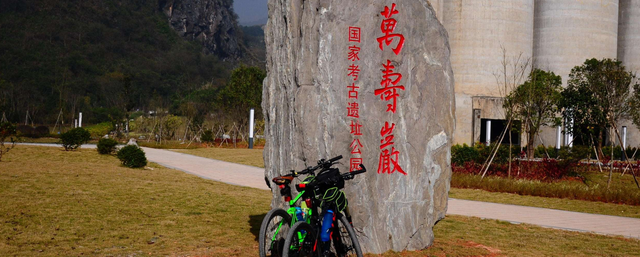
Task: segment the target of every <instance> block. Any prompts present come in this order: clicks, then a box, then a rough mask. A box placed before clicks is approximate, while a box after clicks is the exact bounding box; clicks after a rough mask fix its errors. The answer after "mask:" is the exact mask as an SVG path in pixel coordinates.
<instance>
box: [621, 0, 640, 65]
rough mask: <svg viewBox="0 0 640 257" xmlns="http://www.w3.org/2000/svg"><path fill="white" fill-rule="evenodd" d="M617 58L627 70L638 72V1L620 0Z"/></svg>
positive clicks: (639, 9) (639, 8) (639, 10)
mask: <svg viewBox="0 0 640 257" xmlns="http://www.w3.org/2000/svg"><path fill="white" fill-rule="evenodd" d="M619 21H620V23H619V24H618V60H620V61H622V63H623V64H624V65H625V66H626V67H627V70H629V71H632V72H635V73H636V74H638V73H640V1H638V0H620V12H619Z"/></svg>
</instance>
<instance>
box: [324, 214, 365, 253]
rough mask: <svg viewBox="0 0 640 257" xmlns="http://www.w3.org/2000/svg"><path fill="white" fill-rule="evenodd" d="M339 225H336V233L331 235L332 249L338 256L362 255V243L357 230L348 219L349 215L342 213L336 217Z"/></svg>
mask: <svg viewBox="0 0 640 257" xmlns="http://www.w3.org/2000/svg"><path fill="white" fill-rule="evenodd" d="M335 222H336V224H337V227H334V233H332V235H331V237H332V238H331V241H332V244H331V250H332V252H334V253H335V254H336V256H339V257H343V256H357V257H362V250H361V249H360V243H359V242H358V238H357V237H356V232H355V230H353V227H352V226H351V224H350V223H349V221H348V220H347V217H346V216H344V215H340V218H339V219H336V221H335Z"/></svg>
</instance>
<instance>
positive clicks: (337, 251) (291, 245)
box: [282, 156, 367, 257]
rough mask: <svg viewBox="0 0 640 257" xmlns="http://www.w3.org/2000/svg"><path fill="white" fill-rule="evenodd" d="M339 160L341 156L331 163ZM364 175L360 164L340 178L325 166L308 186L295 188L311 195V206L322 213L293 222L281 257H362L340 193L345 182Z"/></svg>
mask: <svg viewBox="0 0 640 257" xmlns="http://www.w3.org/2000/svg"><path fill="white" fill-rule="evenodd" d="M339 158H341V156H338V157H336V158H334V159H339ZM366 171H367V170H366V169H365V167H364V165H362V164H360V170H356V171H353V172H347V173H343V174H340V171H339V170H338V169H335V168H330V165H328V166H325V168H324V169H323V170H322V171H320V172H319V173H318V175H317V176H316V178H315V179H313V180H312V181H310V182H309V183H306V184H299V185H296V188H297V189H298V190H299V191H300V190H305V191H311V192H313V194H312V196H311V198H312V202H313V203H314V206H317V207H318V208H320V209H321V210H322V213H321V215H318V212H315V214H312V215H310V216H311V217H310V219H309V220H307V221H299V222H296V223H295V224H294V225H293V226H292V227H291V228H290V229H289V232H288V234H287V237H286V239H285V242H284V246H283V249H284V252H283V254H282V256H283V257H315V256H321V257H332V256H340V257H342V256H358V257H362V250H361V249H360V243H359V242H358V239H357V237H356V233H355V231H354V229H353V227H352V225H351V217H350V215H349V210H348V208H347V207H348V203H347V198H346V196H345V194H344V192H342V190H341V189H342V188H344V184H345V181H346V180H351V179H353V178H354V177H355V175H358V174H361V173H364V172H366Z"/></svg>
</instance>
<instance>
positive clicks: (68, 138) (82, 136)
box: [60, 128, 91, 151]
mask: <svg viewBox="0 0 640 257" xmlns="http://www.w3.org/2000/svg"><path fill="white" fill-rule="evenodd" d="M89 139H91V134H90V133H89V131H87V130H86V129H83V128H74V129H72V130H69V131H67V132H65V133H62V135H60V143H61V144H62V146H63V147H64V150H65V151H69V150H73V149H77V148H78V147H80V146H81V145H82V144H85V143H87V142H89Z"/></svg>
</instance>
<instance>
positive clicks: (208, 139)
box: [200, 130, 214, 143]
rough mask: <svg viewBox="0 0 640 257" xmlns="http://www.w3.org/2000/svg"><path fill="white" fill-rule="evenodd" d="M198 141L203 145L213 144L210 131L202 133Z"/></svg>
mask: <svg viewBox="0 0 640 257" xmlns="http://www.w3.org/2000/svg"><path fill="white" fill-rule="evenodd" d="M200 140H201V141H202V142H204V143H213V140H214V138H213V132H212V131H211V130H207V131H205V132H204V133H202V136H201V137H200Z"/></svg>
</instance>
